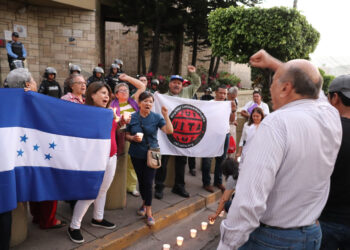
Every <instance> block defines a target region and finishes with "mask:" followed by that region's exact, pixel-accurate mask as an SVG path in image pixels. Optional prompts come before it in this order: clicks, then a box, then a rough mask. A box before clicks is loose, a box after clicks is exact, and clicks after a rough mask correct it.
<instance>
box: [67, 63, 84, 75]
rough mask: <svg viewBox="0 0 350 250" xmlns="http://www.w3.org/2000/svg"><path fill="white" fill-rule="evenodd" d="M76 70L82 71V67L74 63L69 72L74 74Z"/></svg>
mask: <svg viewBox="0 0 350 250" xmlns="http://www.w3.org/2000/svg"><path fill="white" fill-rule="evenodd" d="M74 71H78V73H79V74H80V73H81V68H80V66H79V65H76V64H73V65H72V66H70V69H69V72H70V73H71V74H73V72H74Z"/></svg>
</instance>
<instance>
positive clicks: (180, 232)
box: [125, 203, 222, 250]
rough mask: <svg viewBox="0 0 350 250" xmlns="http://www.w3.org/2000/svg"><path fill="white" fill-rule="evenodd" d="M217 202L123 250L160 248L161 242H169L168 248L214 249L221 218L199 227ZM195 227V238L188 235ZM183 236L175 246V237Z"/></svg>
mask: <svg viewBox="0 0 350 250" xmlns="http://www.w3.org/2000/svg"><path fill="white" fill-rule="evenodd" d="M216 208H217V204H216V203H213V204H211V205H208V206H207V207H205V208H203V209H200V210H199V211H197V212H195V213H192V214H191V215H189V216H188V217H187V218H185V219H182V220H180V221H178V222H176V223H174V224H172V225H170V226H168V227H166V228H164V229H163V230H160V231H158V232H152V233H151V234H150V235H149V236H146V237H144V238H142V239H140V240H138V241H137V242H136V243H135V244H133V245H131V246H129V247H128V248H126V249H125V250H136V249H137V250H149V249H162V246H163V244H169V245H170V249H171V250H172V249H181V250H194V249H200V250H204V249H205V250H211V249H216V248H217V246H218V242H219V239H220V223H221V220H222V218H219V217H218V219H217V220H216V221H215V223H214V224H213V225H208V227H207V229H206V230H205V231H203V230H202V229H201V222H202V221H206V222H207V221H208V215H209V214H211V213H214V212H215V211H216ZM191 229H196V230H197V235H196V237H195V238H191V237H190V230H191ZM177 236H182V237H183V238H184V241H183V244H182V246H181V247H180V246H177V244H176V237H177Z"/></svg>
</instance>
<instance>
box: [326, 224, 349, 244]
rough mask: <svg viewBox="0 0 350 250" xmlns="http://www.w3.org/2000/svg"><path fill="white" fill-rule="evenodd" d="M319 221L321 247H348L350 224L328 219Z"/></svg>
mask: <svg viewBox="0 0 350 250" xmlns="http://www.w3.org/2000/svg"><path fill="white" fill-rule="evenodd" d="M320 223H321V229H322V244H321V249H324V250H337V249H339V250H345V249H346V250H349V249H350V226H347V225H343V224H338V223H334V222H328V221H320Z"/></svg>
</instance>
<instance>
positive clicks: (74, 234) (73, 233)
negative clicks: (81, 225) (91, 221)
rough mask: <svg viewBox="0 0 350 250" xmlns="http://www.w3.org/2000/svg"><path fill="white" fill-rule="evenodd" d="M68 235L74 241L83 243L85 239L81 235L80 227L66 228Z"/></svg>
mask: <svg viewBox="0 0 350 250" xmlns="http://www.w3.org/2000/svg"><path fill="white" fill-rule="evenodd" d="M67 233H68V236H69V238H70V239H71V241H73V242H74V243H83V242H84V241H85V240H84V238H83V236H82V235H81V232H80V229H73V230H71V229H70V228H68V230H67Z"/></svg>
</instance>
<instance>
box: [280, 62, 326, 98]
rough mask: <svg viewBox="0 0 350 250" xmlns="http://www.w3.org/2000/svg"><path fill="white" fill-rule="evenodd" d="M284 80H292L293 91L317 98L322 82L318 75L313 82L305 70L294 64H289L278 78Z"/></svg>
mask: <svg viewBox="0 0 350 250" xmlns="http://www.w3.org/2000/svg"><path fill="white" fill-rule="evenodd" d="M286 81H291V82H292V84H293V87H294V89H295V93H297V94H299V95H301V96H305V97H309V98H312V99H317V98H318V95H319V93H320V90H321V87H322V83H323V79H322V77H321V76H320V75H319V79H318V81H317V82H314V81H313V80H312V79H311V77H310V76H309V74H308V73H307V72H305V71H304V70H303V69H302V68H300V67H295V66H290V67H289V68H288V69H287V71H286V73H285V74H284V75H283V76H282V77H281V78H280V82H281V83H283V82H286Z"/></svg>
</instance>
